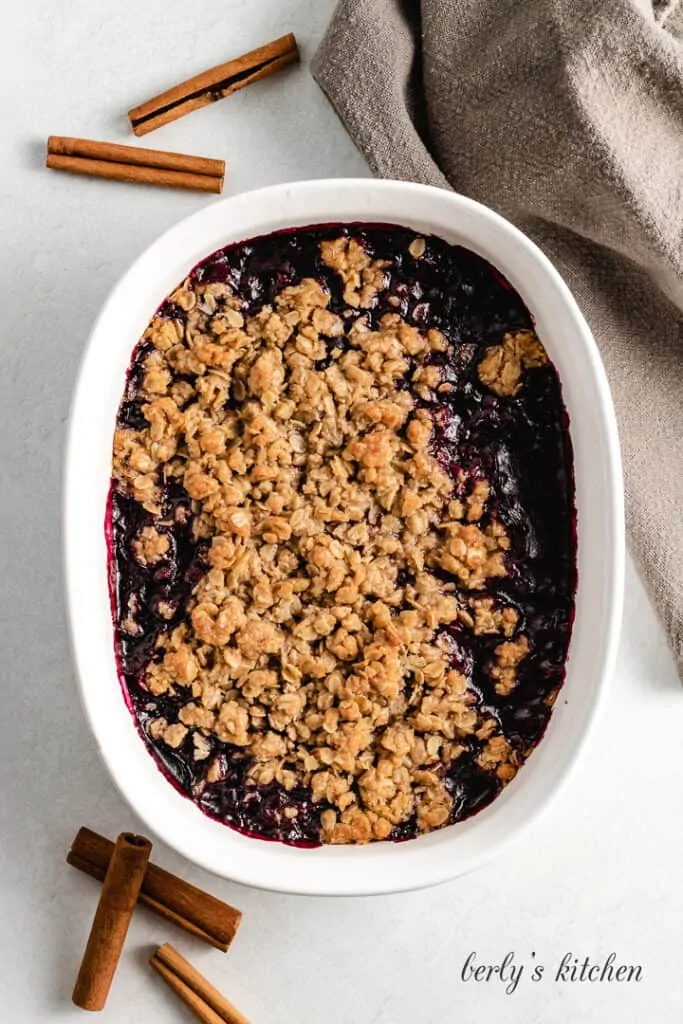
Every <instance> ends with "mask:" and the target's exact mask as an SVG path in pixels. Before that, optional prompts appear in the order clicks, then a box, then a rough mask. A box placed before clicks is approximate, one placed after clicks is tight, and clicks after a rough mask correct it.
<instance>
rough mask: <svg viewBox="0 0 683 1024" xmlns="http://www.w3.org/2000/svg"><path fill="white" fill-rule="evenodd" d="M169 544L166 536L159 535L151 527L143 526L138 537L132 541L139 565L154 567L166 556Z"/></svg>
mask: <svg viewBox="0 0 683 1024" xmlns="http://www.w3.org/2000/svg"><path fill="white" fill-rule="evenodd" d="M170 546H171V543H170V541H169V539H168V535H167V534H165V533H159V532H158V530H155V528H154V527H153V526H143V528H142V530H141V531H140V535H139V536H138V537H136V539H135V540H134V541H133V550H134V551H135V555H136V557H137V559H138V561H139V562H140V564H141V565H154V564H155V562H159V561H160V560H161V559H162V558H163V557H164V555H166V554H168V550H169V548H170Z"/></svg>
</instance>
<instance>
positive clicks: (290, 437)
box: [114, 238, 542, 843]
mask: <svg viewBox="0 0 683 1024" xmlns="http://www.w3.org/2000/svg"><path fill="white" fill-rule="evenodd" d="M419 241H420V239H416V242H419ZM418 248H419V247H418ZM411 251H412V250H411ZM321 252H322V258H323V261H324V262H325V263H326V264H327V265H328V266H330V267H332V268H333V269H335V270H336V271H338V273H339V274H340V276H341V278H342V281H343V283H344V286H345V290H344V297H345V301H346V302H347V303H348V304H349V306H350V307H352V308H354V309H356V310H357V309H358V308H365V307H367V306H369V305H370V304H371V303H372V301H373V300H374V296H375V294H376V292H377V291H378V289H380V288H381V287H382V283H383V276H384V273H383V268H384V264H383V263H382V261H377V260H375V261H373V260H371V259H370V257H369V256H368V255H367V253H366V252H365V250H364V249H363V248H362V247H361V246H360V245H359V244H358V243H357V242H356V241H354V240H353V239H352V240H348V239H346V238H340V239H338V240H335V241H332V242H323V243H322V246H321ZM413 255H416V258H417V255H421V253H417V251H416V252H414V253H413ZM172 299H173V302H175V303H176V304H177V305H178V306H180V307H181V308H182V309H183V310H185V311H187V321H186V324H185V325H184V327H183V325H182V324H181V323H180V322H179V321H173V320H165V319H162V318H161V317H156V318H155V319H154V320H153V321H152V323H151V325H150V327H149V328H148V330H147V332H146V334H145V341H146V342H149V343H151V345H152V346H153V348H152V350H151V352H150V354H149V355H148V357H147V359H146V362H145V376H144V381H143V392H144V397H145V399H146V401H145V403H144V404H143V405H142V414H143V416H144V418H145V420H146V421H147V427H146V428H145V429H143V430H132V429H129V428H122V429H119V430H118V431H117V432H116V437H115V442H114V475H115V477H116V478H117V481H118V483H119V486H121V487H122V488H124V489H125V490H126V491H127V493H129V494H130V495H131V496H132V497H133V498H134V499H135V500H136V501H138V502H140V503H141V504H142V505H143V506H144V508H145V509H147V510H148V511H149V512H150V513H152V514H153V515H155V516H159V515H160V512H161V510H160V507H159V501H160V494H161V488H160V482H161V481H162V477H163V481H164V482H167V481H169V480H173V479H175V480H177V481H178V482H180V483H182V485H183V487H184V488H185V490H186V492H187V493H188V495H189V496H190V498H191V499H192V509H193V513H194V520H193V529H194V533H195V537H196V539H198V540H199V539H201V540H204V541H205V542H206V544H207V547H208V553H207V559H208V568H207V571H206V573H205V575H204V576H203V578H202V579H201V580H200V582H199V583H198V584H197V586H196V587H195V588H194V591H193V595H192V599H191V602H190V605H189V609H188V611H189V617H188V619H187V620H186V621H184V622H183V623H182V624H181V625H179V626H177V627H176V628H175V629H173V630H172V631H171V632H170V633H167V634H165V635H163V636H162V637H161V638H160V640H159V641H158V645H157V646H158V660H155V661H154V662H152V663H151V664H150V665H149V666H148V668H147V673H146V686H147V688H148V690H149V692H150V693H151V694H152V695H161V694H179V688H183V689H182V693H183V694H185V693H187V694H189V696H188V700H187V702H186V703H185V705H184V706H183V707H182V708H181V710H180V712H179V721H178V723H176V724H173V725H169V724H168V722H166V721H165V720H164V719H161V718H158V719H156V720H153V721H152V722H151V723H150V725H149V726H148V729H149V733H150V736H152V738H154V739H160V740H162V741H164V742H166V743H168V744H169V745H170V746H173V747H178V746H180V744H182V743H183V742H184V741H185V739H186V737H187V736H188V734H191V739H192V744H193V750H194V756H195V758H196V759H197V760H200V761H201V760H204V759H206V758H208V757H209V755H210V744H209V743H208V740H207V737H209V736H210V735H211V734H215V736H216V737H217V738H218V739H219V740H221V741H222V742H224V743H226V744H230V745H232V746H234V747H236V748H239V749H240V750H243V751H244V752H245V754H246V755H248V756H249V757H250V758H252V759H253V766H252V768H251V769H250V777H251V779H252V780H253V781H254V782H255V783H258V784H261V785H267V784H268V783H270V782H273V781H274V780H275V781H276V782H278V783H279V784H280V785H281V786H283V787H284V788H285V789H286V790H291V789H293V788H294V787H295V786H297V785H304V786H306V787H309V788H310V790H311V792H312V794H313V799H314V800H315V801H319V802H325V803H326V804H328V805H331V806H330V807H328V808H327V809H325V810H324V811H323V813H322V815H321V827H322V831H323V838H324V839H325V841H326V842H331V843H348V842H367V841H369V840H371V839H384V838H387V837H388V836H389V834H390V833H391V831H392V830H393V829H394V828H395V827H396V826H397V825H400V824H401V823H403V822H405V821H406V820H408V819H409V818H411V817H412V816H415V818H416V820H417V823H418V829H419V830H420V831H422V832H426V831H429V830H431V829H434V828H438V827H440V826H441V825H443V824H445V823H446V822H447V821H448V820H449V816H450V814H451V811H452V798H451V795H450V793H449V791H448V789H447V786H446V784H445V777H446V773H447V771H448V769H449V768H450V767H451V766H452V765H453V763H454V762H455V761H456V760H457V759H458V757H460V756H461V754H462V753H463V752H464V751H465V750H466V745H465V744H466V743H467V741H468V739H473V738H476V739H477V740H479V741H480V742H481V743H482V744H483V746H482V749H481V753H480V754H479V756H478V763H479V764H480V766H481V767H483V768H484V769H486V770H490V771H492V772H495V773H496V774H497V776H498V778H499V779H501V781H504V782H505V781H509V779H510V778H512V777H513V776H514V774H515V771H516V763H517V762H516V754H515V752H514V751H513V749H512V747H511V746H510V745H509V743H508V742H507V740H506V739H505V738H504V737H503V736H502V735H501V733H500V725H499V724H498V722H497V721H496V720H495V719H494V718H492V717H491V715H490V713H487V712H485V711H482V710H480V709H479V708H478V706H477V704H476V697H475V695H474V694H473V693H472V692H471V691H469V690H468V688H467V682H466V679H465V678H464V676H462V675H461V674H460V673H459V672H457V671H455V670H454V669H453V668H452V667H451V655H450V653H449V650H448V645H447V643H446V642H445V641H444V640H442V639H441V638H440V632H439V630H440V627H441V626H443V625H446V624H449V623H452V622H454V621H456V620H457V619H458V618H459V619H460V620H461V621H463V622H465V623H466V624H468V625H469V626H471V628H472V629H473V630H474V632H475V634H478V635H479V634H487V633H491V634H500V635H502V636H504V637H506V638H509V637H512V636H513V634H514V631H515V629H516V626H517V622H518V615H517V612H516V611H515V610H514V609H512V608H502V609H501V608H497V607H494V603H493V601H492V600H491V599H489V598H482V597H477V596H476V592H477V591H478V590H481V589H482V588H483V586H484V584H485V582H486V581H487V580H489V579H491V578H497V577H503V576H505V575H506V565H505V553H506V551H507V550H508V548H509V540H508V537H507V534H506V531H505V529H504V527H503V526H502V524H501V523H499V522H498V521H497V520H496V519H495V518H494V517H492V516H491V515H487V514H486V506H487V501H488V498H489V494H490V488H489V485H488V483H487V482H486V481H484V480H480V481H478V482H476V483H475V485H474V488H473V490H472V492H471V493H470V494H469V495H468V496H466V497H457V496H456V494H455V483H454V481H453V480H452V478H451V477H450V476H449V475H448V474H447V473H446V472H445V471H444V470H443V469H442V467H441V465H440V463H439V462H438V460H437V459H436V458H435V457H434V456H433V455H432V454H431V452H430V447H429V446H430V440H431V436H432V420H431V416H430V414H429V413H428V412H427V411H426V410H425V409H424V408H421V407H420V406H419V402H418V400H417V399H416V397H415V395H417V396H418V397H420V398H429V397H431V396H433V393H434V389H435V388H436V387H438V386H439V384H440V380H441V375H440V371H439V369H438V367H437V366H435V365H431V364H430V363H429V359H430V356H431V354H432V353H434V352H440V351H443V350H444V349H445V347H446V341H445V339H444V337H443V335H442V334H440V332H438V331H435V330H429V331H426V332H421V331H419V330H418V329H417V328H416V327H413V326H411V325H409V324H408V323H406V322H405V321H404V320H402V319H401V317H399V316H398V315H396V314H391V315H386V316H384V317H383V318H382V319H381V321H380V323H379V327H378V329H377V330H372V329H370V327H369V326H368V324H367V322H366V320H365V318H364V317H363V316H361V317H360V318H358V315H357V314H356V317H355V318H354V317H351V316H349V317H348V318H342V317H339V316H337V315H336V314H334V313H332V312H331V311H330V310H329V309H328V304H329V301H330V296H329V295H328V294H327V292H326V291H324V290H323V288H322V287H321V285H320V284H319V283H318V282H317V281H314V280H309V279H306V280H303V281H301V282H300V283H299V284H297V285H295V286H292V287H288V288H285V289H284V290H283V291H282V292H280V294H279V295H278V296H277V297H276V299H275V301H274V303H273V305H272V306H265V307H263V308H262V309H261V310H260V311H259V312H258V313H257V314H256V315H254V316H250V317H247V318H246V319H245V318H244V316H243V314H242V312H241V311H240V308H239V302H238V301H237V300H236V298H235V297H234V296H233V295H232V293H231V291H230V289H229V288H228V287H227V286H226V285H217V284H197V283H196V282H194V281H192V280H188V281H186V282H185V283H184V285H183V286H182V287H181V288H180V289H179V290H178V291H177V292H176V293H175V294H174V296H173V297H172ZM522 333H524V332H522ZM526 333H527V334H529V332H526ZM342 335H345V336H346V341H347V345H346V347H345V348H334V349H332V350H331V351H332V356H331V358H330V357H329V355H330V347H329V346H328V344H327V339H333V338H339V337H341V336H342ZM510 337H512V336H509V335H507V336H506V340H505V341H504V343H503V345H502V346H500V347H499V348H500V349H501V350H502V351H504V352H505V353H507V355H506V356H505V359H507V361H508V362H509V361H510V359H511V358H513V357H512V356H510V354H509V351H508V350H509V349H510V344H509V343H508V341H507V339H508V338H510ZM514 337H515V338H517V339H519V334H518V335H515V336H514ZM506 346H507V348H506ZM539 348H540V346H539ZM492 351H493V350H489V353H487V357H486V359H488V360H489V367H491V366H492V365H493V362H494V358H493V356H490V353H491V352H492ZM510 351H514V359H515V360H516V361H517V363H518V364H519V365H520V366H521V364H522V362H525V360H526V362H525V365H534V364H533V363H529V361H528V360H529V358H532V356H533V351H534V350H533V347H532V346H531V345H530V342H526V343H524V344H522V342H521V341H519V340H518V341H516V342H515V347H514V349H513V350H510ZM541 352H542V350H541ZM533 358H536V359H538V358H539V355H538V353H537V352H536V355H535V356H533ZM486 359H485V360H484V362H485V363H486ZM505 359H503V362H505ZM536 365H537V364H536ZM483 366H484V364H482V365H481V366H480V375H482V367H483ZM179 375H182V376H185V375H191V376H192V377H193V381H192V383H188V381H187V380H184V379H183V380H178V379H177V378H178V376H179ZM503 375H504V374H503ZM485 376H488V371H485V372H484V375H483V376H482V380H483V379H484V377H485ZM406 379H409V380H410V381H411V382H412V387H411V389H410V390H407V389H400V388H399V387H398V385H399V384H401V383H402V382H403V381H405V380H406ZM490 379H491V380H492V381H497V380H498V377H496V375H493V376H491V377H490ZM506 379H508V378H506ZM492 386H493V385H492ZM511 393H512V392H511ZM228 395H230V396H231V397H232V398H233V399H235V400H236V401H233V402H231V403H229V404H226V399H227V398H228ZM168 543H169V542H168V537H166V536H165V535H164V534H163V533H161V532H158V531H157V530H156V529H155V528H154V527H152V526H150V527H146V528H145V529H144V530H143V531H142V534H141V536H140V537H139V538H138V539H137V540H136V541H135V544H136V552H137V554H138V557H139V558H140V559H141V560H143V561H144V562H146V563H150V562H153V561H154V560H156V559H158V558H160V557H163V555H164V554H165V553H166V551H167V549H168ZM440 571H445V572H446V573H448V574H450V575H451V576H452V577H453V582H446V583H444V582H443V580H442V578H441V576H439V575H437V573H438V572H440ZM171 614H173V611H172V610H171ZM527 651H528V641H527V640H526V638H525V637H524V636H522V637H520V638H519V639H518V640H517V641H515V640H508V641H507V642H505V643H502V644H500V645H499V646H498V647H497V648H496V665H495V667H494V668H493V669H492V673H493V675H494V678H495V679H496V680H497V681H496V689H497V690H498V692H500V693H503V692H510V690H509V689H507V688H508V687H510V688H511V687H512V686H514V681H513V682H511V680H514V677H515V669H516V666H517V665H518V664H519V662H520V661H521V660H522V658H523V657H524V656H525V654H526V653H527ZM515 659H516V660H515ZM509 673H512V675H511V676H510V675H509ZM499 688H502V689H499ZM206 778H207V780H208V781H209V782H211V781H217V780H219V779H220V778H221V759H220V758H215V759H214V760H212V762H211V764H210V766H209V770H208V774H207V776H206Z"/></svg>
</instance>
